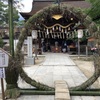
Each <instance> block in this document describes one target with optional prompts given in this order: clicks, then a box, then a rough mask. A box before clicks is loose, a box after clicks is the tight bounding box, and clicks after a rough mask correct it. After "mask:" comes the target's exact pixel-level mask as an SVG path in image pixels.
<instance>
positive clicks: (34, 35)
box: [32, 30, 37, 39]
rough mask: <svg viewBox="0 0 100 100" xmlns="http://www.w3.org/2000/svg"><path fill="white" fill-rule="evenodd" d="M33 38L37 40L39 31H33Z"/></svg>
mask: <svg viewBox="0 0 100 100" xmlns="http://www.w3.org/2000/svg"><path fill="white" fill-rule="evenodd" d="M32 38H33V39H37V30H32Z"/></svg>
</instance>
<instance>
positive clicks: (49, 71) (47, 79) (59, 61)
mask: <svg viewBox="0 0 100 100" xmlns="http://www.w3.org/2000/svg"><path fill="white" fill-rule="evenodd" d="M24 70H25V72H26V73H27V74H28V75H29V76H30V77H31V78H34V79H35V80H36V81H39V82H41V83H44V84H47V85H49V86H52V87H54V81H55V80H65V81H66V82H67V84H68V86H69V87H73V86H77V85H79V84H81V83H82V82H84V81H86V80H87V78H86V76H85V75H84V74H83V73H82V72H81V70H80V69H78V67H77V66H76V64H75V63H74V62H73V61H72V59H70V57H69V55H68V54H63V53H46V54H45V60H44V62H43V63H41V64H39V65H33V66H30V67H29V66H27V67H24ZM18 84H19V87H21V88H32V86H30V85H29V84H27V83H25V82H24V81H23V80H22V79H19V81H18ZM71 99H72V100H100V97H94V96H91V97H89V96H75V97H74V96H72V97H71ZM17 100H54V96H53V95H52V96H50V95H49V96H43V95H33V96H32V95H28V96H26V95H25V96H24V95H23V96H20V97H19V98H18V99H17Z"/></svg>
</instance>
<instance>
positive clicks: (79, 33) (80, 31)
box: [77, 29, 83, 58]
mask: <svg viewBox="0 0 100 100" xmlns="http://www.w3.org/2000/svg"><path fill="white" fill-rule="evenodd" d="M77 32H78V58H79V57H80V39H81V38H82V37H83V30H82V29H78V30H77Z"/></svg>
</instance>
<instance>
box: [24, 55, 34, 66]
mask: <svg viewBox="0 0 100 100" xmlns="http://www.w3.org/2000/svg"><path fill="white" fill-rule="evenodd" d="M34 64H35V58H34V57H27V58H25V65H34Z"/></svg>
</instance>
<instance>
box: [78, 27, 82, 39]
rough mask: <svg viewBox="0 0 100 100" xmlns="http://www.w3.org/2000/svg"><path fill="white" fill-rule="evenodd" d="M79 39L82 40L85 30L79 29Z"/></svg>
mask: <svg viewBox="0 0 100 100" xmlns="http://www.w3.org/2000/svg"><path fill="white" fill-rule="evenodd" d="M77 32H78V38H82V37H83V30H82V29H78V30H77Z"/></svg>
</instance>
